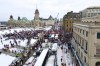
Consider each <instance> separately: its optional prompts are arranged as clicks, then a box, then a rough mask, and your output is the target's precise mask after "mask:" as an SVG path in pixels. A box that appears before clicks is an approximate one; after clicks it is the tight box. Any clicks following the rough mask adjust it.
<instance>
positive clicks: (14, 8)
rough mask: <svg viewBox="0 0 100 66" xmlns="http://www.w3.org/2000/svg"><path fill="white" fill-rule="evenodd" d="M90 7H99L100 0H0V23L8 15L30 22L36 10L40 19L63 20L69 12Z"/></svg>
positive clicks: (7, 17)
mask: <svg viewBox="0 0 100 66" xmlns="http://www.w3.org/2000/svg"><path fill="white" fill-rule="evenodd" d="M91 6H100V0H0V21H8V20H9V17H10V15H13V18H14V19H17V18H18V16H20V17H21V18H22V17H26V18H28V19H29V20H32V19H34V12H35V10H36V8H37V9H38V10H39V13H40V17H42V18H48V17H49V16H50V15H52V17H54V18H63V16H64V15H65V14H66V13H67V12H69V11H74V12H79V11H81V10H84V9H85V8H87V7H91ZM58 13H59V15H58V17H57V14H58Z"/></svg>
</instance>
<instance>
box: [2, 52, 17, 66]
mask: <svg viewBox="0 0 100 66" xmlns="http://www.w3.org/2000/svg"><path fill="white" fill-rule="evenodd" d="M15 59H16V58H15V57H12V56H9V55H6V54H0V66H9V65H10V64H11V62H12V61H13V60H15Z"/></svg>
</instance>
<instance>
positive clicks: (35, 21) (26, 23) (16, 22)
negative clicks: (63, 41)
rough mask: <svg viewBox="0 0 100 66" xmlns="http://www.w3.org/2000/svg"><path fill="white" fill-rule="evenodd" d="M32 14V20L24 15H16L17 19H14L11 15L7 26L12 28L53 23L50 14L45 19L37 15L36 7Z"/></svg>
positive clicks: (53, 20)
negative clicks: (21, 16)
mask: <svg viewBox="0 0 100 66" xmlns="http://www.w3.org/2000/svg"><path fill="white" fill-rule="evenodd" d="M34 14H35V16H34V19H33V20H28V19H27V18H26V17H23V18H22V19H21V18H20V17H18V19H17V20H15V19H14V18H13V16H12V15H11V16H10V18H9V20H8V23H7V26H8V27H11V28H14V27H43V26H46V25H54V22H55V19H54V18H53V17H52V16H50V17H49V18H47V19H43V18H40V16H39V15H40V13H39V10H38V9H36V10H35V13H34Z"/></svg>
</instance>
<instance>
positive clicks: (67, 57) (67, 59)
mask: <svg viewBox="0 0 100 66" xmlns="http://www.w3.org/2000/svg"><path fill="white" fill-rule="evenodd" d="M66 49H67V47H66V46H63V50H62V49H61V48H60V47H59V48H58V49H57V64H58V66H61V63H64V64H66V66H75V65H74V63H73V59H72V56H71V54H70V52H67V53H66ZM61 58H62V62H61Z"/></svg>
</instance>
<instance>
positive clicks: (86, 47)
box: [86, 42, 88, 50]
mask: <svg viewBox="0 0 100 66" xmlns="http://www.w3.org/2000/svg"><path fill="white" fill-rule="evenodd" d="M87 48H88V43H87V42H86V50H87Z"/></svg>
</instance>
